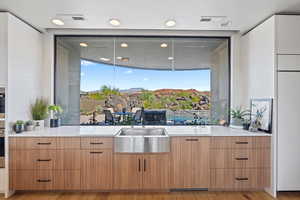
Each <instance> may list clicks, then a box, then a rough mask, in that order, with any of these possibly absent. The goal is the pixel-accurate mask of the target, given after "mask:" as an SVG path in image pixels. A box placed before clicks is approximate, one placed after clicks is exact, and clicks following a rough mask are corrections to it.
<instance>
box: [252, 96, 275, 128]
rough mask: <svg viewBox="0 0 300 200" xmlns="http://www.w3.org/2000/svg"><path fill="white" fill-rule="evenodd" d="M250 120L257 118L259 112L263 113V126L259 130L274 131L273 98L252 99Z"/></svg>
mask: <svg viewBox="0 0 300 200" xmlns="http://www.w3.org/2000/svg"><path fill="white" fill-rule="evenodd" d="M250 110H251V113H250V120H251V122H253V121H255V120H256V115H257V113H261V114H262V117H261V120H260V122H261V126H260V128H259V129H258V130H260V131H264V132H267V133H272V114H273V99H251V102H250Z"/></svg>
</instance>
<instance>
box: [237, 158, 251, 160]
mask: <svg viewBox="0 0 300 200" xmlns="http://www.w3.org/2000/svg"><path fill="white" fill-rule="evenodd" d="M235 159H236V160H249V159H248V158H235Z"/></svg>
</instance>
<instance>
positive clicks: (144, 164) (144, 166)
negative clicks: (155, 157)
mask: <svg viewBox="0 0 300 200" xmlns="http://www.w3.org/2000/svg"><path fill="white" fill-rule="evenodd" d="M145 171H146V159H144V172H145Z"/></svg>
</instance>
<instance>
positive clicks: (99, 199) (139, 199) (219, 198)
mask: <svg viewBox="0 0 300 200" xmlns="http://www.w3.org/2000/svg"><path fill="white" fill-rule="evenodd" d="M0 199H1V200H3V199H4V198H3V197H0ZM9 199H12V200H272V199H273V198H272V197H270V196H269V195H268V194H266V193H264V192H203V191H201V192H172V193H88V192H87V193H80V192H76V193H71V192H65V193H63V192H24V193H17V194H15V195H14V196H12V197H11V198H9ZM278 199H279V200H300V193H296V192H295V193H294V192H284V193H280V194H279V197H278Z"/></svg>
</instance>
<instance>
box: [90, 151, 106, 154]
mask: <svg viewBox="0 0 300 200" xmlns="http://www.w3.org/2000/svg"><path fill="white" fill-rule="evenodd" d="M101 153H103V152H102V151H91V152H90V154H101Z"/></svg>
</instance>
